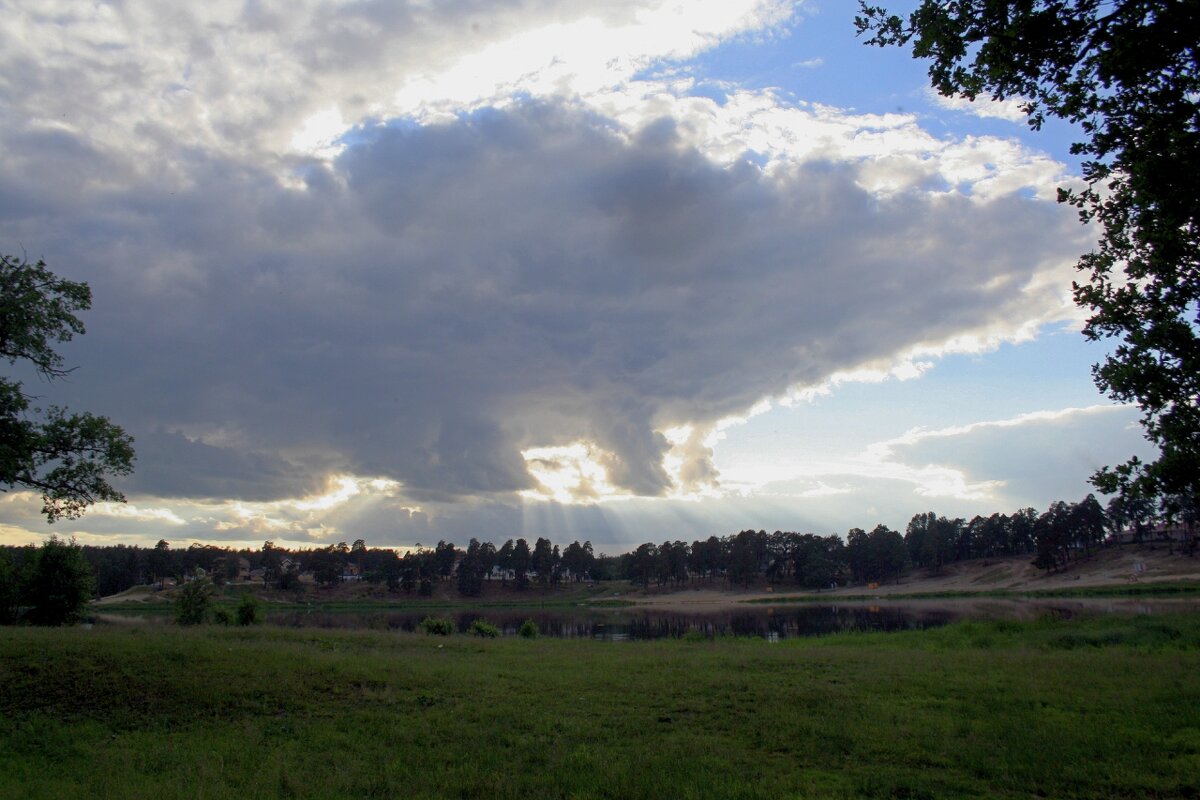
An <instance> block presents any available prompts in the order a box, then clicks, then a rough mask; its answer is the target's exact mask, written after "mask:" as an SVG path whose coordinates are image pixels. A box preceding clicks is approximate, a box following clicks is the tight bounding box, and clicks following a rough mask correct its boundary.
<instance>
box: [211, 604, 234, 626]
mask: <svg viewBox="0 0 1200 800" xmlns="http://www.w3.org/2000/svg"><path fill="white" fill-rule="evenodd" d="M213 622H215V623H217V624H218V625H232V624H233V612H231V611H230V610H229V609H228V608H218V609H217V610H215V611H213Z"/></svg>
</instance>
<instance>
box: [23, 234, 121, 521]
mask: <svg viewBox="0 0 1200 800" xmlns="http://www.w3.org/2000/svg"><path fill="white" fill-rule="evenodd" d="M91 303H92V293H91V290H90V289H89V288H88V286H87V284H86V283H75V282H73V281H68V280H63V279H61V278H59V277H57V276H55V275H54V274H53V273H52V272H50V270H48V269H46V265H45V263H43V262H41V261H39V262H37V263H36V264H31V263H29V262H28V261H27V260H25V259H23V258H17V257H14V256H5V255H0V359H3V360H5V361H7V362H8V363H9V364H10V365H16V364H18V363H26V364H28V365H29V366H32V367H33V369H34V370H35V371H36V372H37V373H38V375H40V376H41V377H42V378H45V379H47V380H54V379H55V378H61V377H63V376H65V375H67V374H68V373H69V372H70V370H69V369H67V368H65V367H64V366H63V359H62V356H60V355H59V354H58V353H57V352H56V351H55V349H54V346H55V345H56V344H58V343H61V342H66V341H70V339H71V338H72V337H73V336H74V335H76V334H82V333H83V332H84V328H83V323H82V322H80V320H79V318H78V317H77V316H75V314H76V312H79V311H86V310H87V309H88V308H90V307H91ZM34 399H35V398H34V397H33V396H31V395H29V394H27V393H26V392H25V391H24V387H23V386H22V384H21V383H20V382H19V381H15V380H12V379H10V378H8V377H5V376H0V491H8V490H9V489H12V488H14V487H20V488H25V489H33V490H35V491H39V492H41V493H42V501H43V506H42V510H43V512H44V513H45V515H46V518H47V519H48V520H49V521H50V522H53V521H54V520H56V519H58V518H59V517H67V518H73V517H78V516H79V515H80V514H82V513H83V511H84V509H85V508H87V506H89V505H91V504H92V503H95V502H97V501H101V500H109V501H122V500H124V499H125V498H124V497H123V496H122V495H121V493H120V492H118V491H117V490H116V489H114V488H113V487H112V485H111V484H110V483H109V482H108V476H110V475H127V474H129V472H130V471H132V469H133V439H132V438H131V437H130V436H128V435H127V434H126V433H125V432H124V431H123V430H121V429H120V428H119V427H117V426H116V425H113V424H112V423H111V422H109V421H108V420H107V419H105V418H104V417H98V416H95V415H93V414H87V413H83V414H69V413H67V411H66V410H65V409H62V408H58V407H57V406H48V407H46V408H44V409H42V408H38V407H35V406H33V401H34Z"/></svg>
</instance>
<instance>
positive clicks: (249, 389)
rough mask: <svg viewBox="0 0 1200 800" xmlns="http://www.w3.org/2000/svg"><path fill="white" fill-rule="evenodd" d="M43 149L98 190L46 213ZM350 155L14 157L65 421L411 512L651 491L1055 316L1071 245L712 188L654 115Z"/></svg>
mask: <svg viewBox="0 0 1200 800" xmlns="http://www.w3.org/2000/svg"><path fill="white" fill-rule="evenodd" d="M64 139H67V140H68V141H73V147H72V148H65V149H68V150H70V152H73V153H75V154H76V155H75V157H76V158H78V159H79V163H78V164H77V165H76V169H78V170H79V171H80V174H83V175H85V176H88V177H89V178H90V180H85V181H84V182H83V184H82V185H81V186H77V187H76V188H75V190H74V192H73V193H72V194H71V196H70V197H69V198H65V197H63V196H61V194H60V192H61V190H60V188H59V186H58V184H57V182H53V183H51V184H49V185H47V186H45V187H44V188H43V186H42V185H41V184H39V183H38V182H37V181H36V180H35V179H34V177H35V176H34V175H32V174H31V173H30V171H29V170H30V169H32V168H31V167H28V166H27V165H30V164H34V163H36V162H37V159H38V157H40V155H41V154H43V153H44V151H45V150H46V149H47V148H50V149H64V145H63V140H64ZM354 139H355V142H356V143H355V144H354V146H352V147H350V148H348V149H347V150H346V152H345V153H344V154H343V155H342V156H341V157H340V158H339V159H337V160H336V161H334V162H332V163H330V164H324V163H321V162H312V163H311V164H309V165H308V166H307V167H306V168H305V169H304V170H302V171H300V172H299V173H297V175H298V179H299V181H300V183H299V184H298V185H292V184H289V183H287V182H282V181H281V180H280V179H279V178H278V177H277V176H276V175H275V174H273V173H272V172H271V171H268V170H265V169H260V168H256V167H253V166H248V165H246V164H243V163H240V162H238V161H236V160H222V159H219V158H216V157H214V156H211V155H207V156H206V155H200V154H194V156H193V159H194V160H193V162H192V163H191V164H190V165H189V167H188V180H186V181H181V182H174V183H171V184H166V185H160V184H157V183H151V182H146V181H143V180H139V179H138V178H136V177H133V176H130V175H128V174H125V173H122V172H121V171H120V170H119V168H118V167H117V166H114V165H113V163H112V161H111V159H109V158H107V157H105V156H101V155H99V154H97V153H94V152H91V151H89V150H88V148H87V146H86V142H81V141H78V140H70V137H69V136H68V135H67V134H65V133H62V132H51V133H47V134H46V135H45V136H43V137H38V136H32V135H31V136H28V137H26V138H24V139H14V140H11V141H10V143H11V144H12V145H13V149H12V150H11V151H10V153H11V157H10V160H9V163H10V164H11V165H12V166H10V168H9V169H8V170H6V175H5V177H6V180H5V183H8V182H9V179H11V180H13V181H14V182H15V183H18V184H20V185H22V186H23V189H24V191H25V192H26V193H27V196H28V197H29V199H30V201H31V202H30V204H29V205H27V206H24V208H25V209H26V210H25V212H24V214H23V215H21V214H18V213H17V212H16V211H15V210H14V211H13V213H12V214H11V216H10V217H9V220H8V222H9V224H11V225H12V226H13V227H14V228H16V229H17V230H19V231H20V235H21V238H22V241H26V242H30V241H36V242H41V243H45V244H44V247H45V250H44V252H45V255H47V257H48V258H49V259H50V261H51V262H52V264H53V266H54V267H55V268H57V269H60V270H61V271H63V272H64V273H66V274H69V275H72V276H75V277H86V278H87V279H88V280H90V281H91V283H92V285H93V287H94V289H95V291H96V294H97V310H96V311H95V312H93V314H91V315H90V317H89V322H90V325H91V328H92V332H91V333H90V334H89V336H88V337H86V339H84V340H83V341H82V342H81V343H80V344H79V345H77V346H75V347H74V348H73V350H72V358H73V359H77V360H78V361H79V362H80V363H83V364H86V365H87V367H88V371H89V375H88V383H87V392H88V394H89V397H88V398H87V399H86V401H87V402H90V403H92V404H93V405H95V404H99V405H100V407H101V408H103V409H104V410H108V411H110V412H111V413H113V414H115V415H117V416H118V417H119V418H121V419H123V420H129V421H131V424H132V425H133V426H134V427H137V428H139V429H140V430H156V431H165V432H170V433H173V434H175V433H178V434H183V435H185V436H187V437H188V438H190V439H191V440H193V441H199V442H203V443H204V444H206V445H208V446H211V447H216V448H225V449H226V450H233V451H240V452H243V453H256V454H259V456H256V457H263V458H282V459H286V460H289V461H291V462H293V463H304V462H306V461H309V460H311V459H313V458H319V462H320V464H321V466H322V468H323V469H328V470H341V471H346V472H350V473H353V474H360V475H380V476H388V477H392V478H395V479H398V480H400V481H403V482H404V483H405V484H406V485H407V487H408V488H409V490H410V491H411V492H414V493H420V494H421V495H423V496H425V497H429V496H431V495H438V496H455V495H463V494H480V493H504V492H511V491H514V490H518V489H522V488H527V487H528V486H529V485H530V479H529V476H528V474H527V472H526V470H525V464H524V460H523V459H522V457H521V453H520V451H521V450H522V449H524V448H528V447H531V446H535V445H556V444H565V443H568V442H570V441H574V440H577V439H584V440H588V441H592V442H594V443H596V444H597V445H599V446H600V447H601V448H602V449H604V450H606V451H608V452H610V453H611V454H612V455H611V458H610V460H609V462H608V463H609V466H610V470H609V472H610V475H609V477H610V480H611V481H612V482H613V483H615V484H617V485H619V486H622V487H625V488H626V489H628V490H630V491H632V492H635V493H641V494H657V493H661V492H663V491H664V490H665V489H666V488H668V486H669V483H670V481H669V478H668V476H667V475H666V473H665V472H664V470H663V468H662V458H663V455H664V453H665V451H666V449H667V447H668V443H667V441H666V440H665V439H664V438H663V436H662V435H661V434H660V433H659V432H658V431H661V430H664V429H665V428H666V427H668V426H671V425H674V424H679V423H682V422H698V423H701V424H705V423H711V422H713V421H715V420H717V419H719V418H721V417H723V416H725V415H728V414H731V413H735V412H738V411H740V410H744V409H745V408H747V407H749V406H750V405H752V404H753V403H755V402H756V401H757V400H759V399H760V398H762V397H763V396H766V395H771V394H778V393H781V392H783V391H785V390H786V389H787V388H788V387H790V386H793V385H796V384H809V383H815V382H818V381H820V380H822V379H823V378H825V377H827V376H828V375H830V374H831V373H833V372H835V371H838V370H843V369H846V368H851V367H854V366H856V365H860V364H864V363H870V362H876V361H878V360H880V359H888V358H890V357H893V356H895V355H897V354H900V353H903V352H904V351H906V350H908V349H911V348H913V347H916V346H918V345H922V344H929V343H937V342H941V341H944V340H946V339H949V338H951V337H954V336H957V335H961V334H963V333H964V332H970V331H986V330H989V329H991V328H994V327H996V326H1001V327H1003V326H1005V325H1017V324H1019V323H1023V322H1024V321H1025V320H1028V319H1029V318H1031V317H1034V318H1036V317H1037V316H1038V315H1039V314H1048V313H1051V312H1052V311H1053V310H1055V309H1057V308H1058V304H1059V303H1060V300H1061V298H1060V296H1059V295H1060V291H1059V290H1057V289H1047V288H1038V287H1039V286H1040V285H1041V283H1040V281H1041V278H1042V275H1043V273H1044V272H1045V270H1047V269H1053V268H1054V267H1055V265H1061V263H1063V262H1064V261H1066V260H1067V259H1068V258H1069V256H1070V255H1071V254H1073V253H1074V252H1075V251H1076V250H1077V248H1078V246H1079V243H1078V241H1076V240H1075V239H1074V238H1073V237H1075V235H1076V233H1077V232H1076V229H1075V226H1074V223H1073V220H1071V219H1070V216H1069V214H1067V215H1064V214H1063V213H1061V212H1060V211H1058V210H1056V209H1055V208H1054V207H1053V206H1048V205H1047V204H1044V203H1041V202H1038V201H1033V200H1030V199H1027V198H1024V197H1021V196H1020V195H1018V194H1012V193H1010V194H1006V195H1002V196H1000V197H997V198H993V199H989V200H987V201H982V200H980V199H979V198H975V197H971V196H970V195H967V194H963V193H959V192H956V191H940V192H930V191H927V190H925V189H923V188H921V189H917V190H913V191H908V192H900V193H892V194H889V195H886V196H881V195H878V194H873V193H871V192H868V191H867V190H866V189H864V188H862V186H861V183H860V180H859V179H860V177H861V174H862V170H863V169H864V167H863V166H862V165H861V164H859V163H857V162H855V161H850V160H845V161H840V162H839V161H833V160H825V159H822V160H808V161H805V162H803V163H799V164H788V165H783V166H780V167H779V168H776V169H773V170H770V171H764V170H761V169H759V168H758V167H755V166H753V165H751V164H749V163H746V162H741V163H735V164H734V165H732V166H722V165H719V164H717V163H714V162H713V161H711V160H710V159H709V158H707V157H706V156H705V155H704V154H703V153H701V152H700V151H698V150H697V149H695V148H694V147H692V146H690V145H689V144H688V143H687V142H686V141H685V140H683V139H682V138H681V137H680V136H679V135H678V133H677V131H676V128H675V125H674V124H673V123H672V122H671V121H670V120H668V119H663V120H658V121H654V122H651V123H649V124H647V125H644V126H642V127H641V128H639V129H637V130H634V131H627V130H624V129H622V128H621V127H620V126H618V125H617V124H616V123H615V122H614V121H613V120H611V119H608V118H605V117H602V116H600V115H598V114H597V113H595V112H593V111H588V110H586V109H584V108H580V107H577V106H574V105H571V104H564V103H560V102H535V101H529V102H525V103H521V104H517V105H513V106H510V107H509V108H507V109H504V110H488V111H482V112H477V113H473V114H468V115H465V116H463V117H461V118H460V119H458V120H456V121H454V122H452V123H443V124H435V125H428V126H424V127H419V126H412V125H404V124H397V125H392V126H387V127H382V128H370V129H363V130H360V131H359V132H358V133H357V134H356V135H355V136H354ZM118 178H121V179H122V180H118ZM39 207H42V208H44V209H45V211H42V212H37V211H29V209H38V208H39ZM64 207H66V208H65V209H64ZM67 211H69V212H70V213H66V212H67ZM20 216H24V219H23V220H22V222H21V223H20V224H16V223H15V220H14V217H20ZM64 219H66V220H69V221H68V222H66V223H64ZM40 254H41V253H40V252H39V255H40ZM80 386H82V384H80ZM175 444H176V445H178V444H179V442H178V440H175ZM197 452H201V451H197ZM203 452H205V453H209V454H212V451H203ZM200 460H201V461H203V460H204V459H200ZM149 461H150V463H147V461H143V463H142V467H141V470H140V471H139V474H140V475H143V476H145V477H139V479H138V480H139V481H143V484H142V487H143V488H145V489H146V490H151V489H153V490H154V491H162V490H163V489H164V488H165V484H164V482H163V481H162V480H160V479H159V477H157V476H156V475H155V474H154V471H155V465H154V463H153V459H152V458H151V459H149ZM273 473H274V474H275V475H276V476H282V475H286V474H288V470H286V469H282V468H280V469H279V470H274V471H273ZM297 477H298V478H299V475H297ZM305 480H306V481H307V480H308V479H305ZM170 483H172V484H173V485H179V484H180V483H181V481H180V480H179V479H178V478H172V480H171V481H170ZM135 488H137V487H135ZM296 488H301V485H300V484H297V487H296ZM279 490H280V491H284V487H283V486H279ZM256 491H257V490H256ZM260 494H261V492H260Z"/></svg>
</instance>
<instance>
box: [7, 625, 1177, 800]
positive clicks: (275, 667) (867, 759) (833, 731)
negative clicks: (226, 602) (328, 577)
mask: <svg viewBox="0 0 1200 800" xmlns="http://www.w3.org/2000/svg"><path fill="white" fill-rule="evenodd" d="M1198 707H1200V618H1198V617H1197V616H1195V615H1176V616H1164V617H1158V616H1141V617H1118V616H1108V617H1103V618H1098V619H1092V620H1087V621H1075V622H1064V621H1053V620H1046V619H1042V620H1037V621H1032V622H990V623H966V624H956V625H951V626H948V627H945V628H940V629H938V630H930V631H923V632H911V633H900V634H858V635H835V636H829V637H825V638H821V639H797V640H792V641H787V642H782V643H779V644H771V643H768V642H766V641H764V640H761V639H718V640H705V641H688V640H671V641H659V642H639V643H632V644H630V645H628V646H622V647H612V646H609V645H606V644H603V643H596V642H588V641H570V640H552V639H546V638H541V639H537V640H532V641H530V640H525V639H498V640H483V639H475V638H470V637H466V636H451V637H446V638H443V637H432V636H421V635H406V634H396V633H380V632H366V631H359V632H342V631H312V630H289V629H282V628H274V627H267V628H256V629H251V630H239V629H222V628H212V627H209V628H201V629H196V630H184V629H178V628H172V627H166V626H162V627H159V626H155V627H152V628H143V627H136V626H135V627H128V628H117V627H112V628H104V627H96V628H94V629H91V630H84V629H78V628H77V629H66V630H34V629H21V628H15V629H14V628H9V629H4V630H0V797H2V798H9V797H11V798H22V800H24V798H43V797H44V798H60V797H69V796H74V797H99V798H104V797H112V798H117V797H120V798H126V797H156V798H173V797H187V798H195V797H206V798H225V797H229V798H234V797H237V798H243V797H397V796H404V797H458V796H462V797H531V796H532V797H568V796H569V797H597V798H598V797H613V798H636V797H656V798H657V797H665V796H669V797H763V798H776V797H785V796H789V797H858V796H880V797H898V796H907V797H964V796H995V797H1031V796H1039V795H1040V796H1051V797H1113V798H1117V797H1120V798H1126V797H1150V796H1153V797H1189V796H1194V793H1195V790H1196V776H1197V775H1200V714H1198V713H1197V711H1196V708H1198Z"/></svg>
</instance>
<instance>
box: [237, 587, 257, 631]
mask: <svg viewBox="0 0 1200 800" xmlns="http://www.w3.org/2000/svg"><path fill="white" fill-rule="evenodd" d="M237 624H238V625H256V624H258V598H257V597H255V596H254V595H252V594H250V593H249V592H246V593H245V594H244V595H242V602H240V603H238V607H237Z"/></svg>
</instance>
